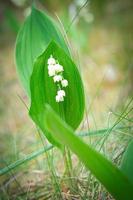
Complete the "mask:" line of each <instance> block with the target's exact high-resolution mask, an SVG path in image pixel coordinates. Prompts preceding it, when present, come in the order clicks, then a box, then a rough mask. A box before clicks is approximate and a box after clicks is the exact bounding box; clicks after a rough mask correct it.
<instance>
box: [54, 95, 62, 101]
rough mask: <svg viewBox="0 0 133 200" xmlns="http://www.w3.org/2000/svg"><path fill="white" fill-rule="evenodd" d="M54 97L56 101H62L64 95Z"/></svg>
mask: <svg viewBox="0 0 133 200" xmlns="http://www.w3.org/2000/svg"><path fill="white" fill-rule="evenodd" d="M55 99H56V102H61V101H64V97H63V96H59V95H56V97H55Z"/></svg>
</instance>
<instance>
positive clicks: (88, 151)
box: [43, 105, 133, 200]
mask: <svg viewBox="0 0 133 200" xmlns="http://www.w3.org/2000/svg"><path fill="white" fill-rule="evenodd" d="M43 121H44V125H45V128H46V129H47V131H49V132H50V133H51V135H52V136H53V137H55V138H56V139H57V140H58V141H59V142H60V143H62V144H64V145H66V146H67V147H69V148H70V149H71V150H72V151H73V152H74V153H75V154H76V155H77V156H78V158H79V159H80V160H81V161H82V162H83V163H84V164H85V166H86V167H87V168H88V169H89V170H90V171H91V172H92V173H93V174H94V175H95V177H96V178H97V179H98V180H99V181H100V182H101V183H102V184H103V185H104V186H105V187H106V189H107V190H108V191H109V192H110V194H112V196H113V197H114V198H115V199H116V200H132V199H133V185H132V183H130V181H129V180H128V179H127V177H126V176H125V175H124V174H123V173H122V171H121V170H119V169H118V168H117V167H116V166H115V165H114V164H113V163H112V162H110V161H109V160H107V159H106V158H105V157H104V156H103V155H102V154H100V153H98V152H97V151H96V150H94V149H93V148H92V147H91V146H89V145H87V144H86V143H84V142H83V141H82V140H81V139H80V138H79V137H78V136H76V135H75V134H74V132H73V130H72V129H71V127H70V126H68V125H67V124H66V123H65V122H64V121H63V120H62V119H61V118H60V117H59V116H58V115H57V114H56V112H54V110H53V109H52V108H51V107H50V106H49V105H46V106H45V116H44V119H43ZM53 122H54V123H53Z"/></svg>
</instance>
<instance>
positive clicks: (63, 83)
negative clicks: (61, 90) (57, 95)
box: [61, 79, 68, 87]
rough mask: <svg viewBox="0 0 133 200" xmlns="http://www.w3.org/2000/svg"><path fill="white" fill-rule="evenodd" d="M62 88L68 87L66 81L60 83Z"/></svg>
mask: <svg viewBox="0 0 133 200" xmlns="http://www.w3.org/2000/svg"><path fill="white" fill-rule="evenodd" d="M61 85H62V87H67V86H68V81H67V80H66V79H64V80H62V81H61Z"/></svg>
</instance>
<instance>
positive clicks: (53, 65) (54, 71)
mask: <svg viewBox="0 0 133 200" xmlns="http://www.w3.org/2000/svg"><path fill="white" fill-rule="evenodd" d="M47 64H48V75H49V76H50V77H53V81H54V83H57V86H58V91H57V95H56V97H55V100H56V102H61V101H64V97H65V96H66V94H65V91H64V90H63V88H64V87H67V86H68V81H67V80H66V79H64V77H63V71H64V68H63V66H62V65H60V64H59V63H58V61H56V60H55V59H54V58H53V56H52V55H51V56H50V58H49V59H48V63H47Z"/></svg>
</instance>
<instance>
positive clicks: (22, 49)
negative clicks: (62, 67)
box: [16, 7, 69, 96]
mask: <svg viewBox="0 0 133 200" xmlns="http://www.w3.org/2000/svg"><path fill="white" fill-rule="evenodd" d="M52 39H53V40H55V41H56V42H57V43H58V45H60V46H61V47H62V48H63V49H64V51H65V52H66V53H67V54H68V55H69V50H68V48H67V46H66V44H65V41H64V39H63V36H62V35H61V33H60V31H59V29H58V27H57V25H56V24H55V22H54V21H53V20H52V19H51V18H50V17H49V16H48V15H47V14H46V13H43V12H41V11H39V10H37V9H36V8H34V7H32V11H31V14H30V15H29V16H28V17H27V18H26V20H25V22H24V25H23V26H22V28H21V30H20V31H19V33H18V36H17V41H16V65H17V71H18V74H19V76H20V80H21V82H22V84H23V86H24V88H25V90H26V92H27V94H28V96H30V76H31V74H32V70H33V63H34V61H35V60H36V58H37V57H38V56H39V55H40V54H42V52H43V51H44V50H45V49H46V47H47V45H48V44H49V42H50V41H51V40H52Z"/></svg>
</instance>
